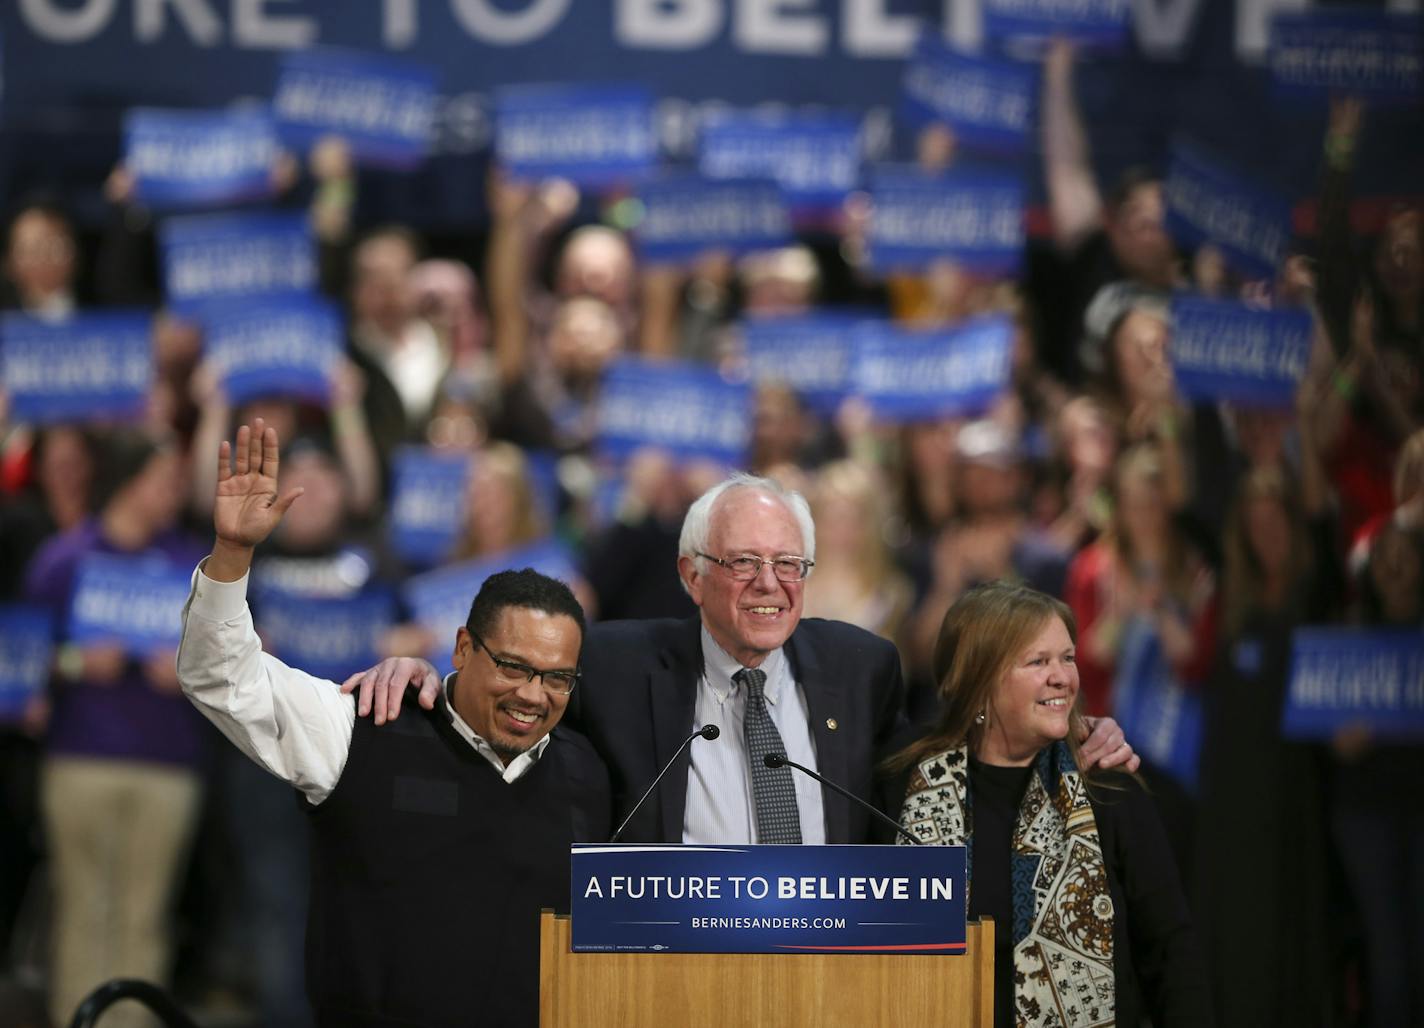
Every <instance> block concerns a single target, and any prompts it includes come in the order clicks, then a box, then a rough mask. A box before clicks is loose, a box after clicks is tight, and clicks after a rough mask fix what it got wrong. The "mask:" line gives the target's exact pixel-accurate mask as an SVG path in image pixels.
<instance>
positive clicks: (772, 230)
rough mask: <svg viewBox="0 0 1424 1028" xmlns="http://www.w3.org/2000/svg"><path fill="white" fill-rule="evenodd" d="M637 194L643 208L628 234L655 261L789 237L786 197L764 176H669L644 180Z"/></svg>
mask: <svg viewBox="0 0 1424 1028" xmlns="http://www.w3.org/2000/svg"><path fill="white" fill-rule="evenodd" d="M638 199H639V201H640V202H641V203H642V208H643V210H642V216H641V218H640V219H639V220H638V222H637V224H636V225H635V226H634V227H633V238H634V241H635V242H636V243H637V246H638V252H639V253H640V254H641V255H642V257H643V259H644V260H646V261H649V262H652V263H655V264H656V263H664V264H666V263H678V262H682V261H688V260H691V259H692V258H694V257H696V256H698V255H699V254H703V253H706V252H708V251H710V250H722V251H726V252H728V253H732V254H744V253H750V252H752V251H755V250H769V249H774V248H776V247H779V246H787V245H789V244H790V243H791V241H792V240H791V216H790V213H789V212H788V209H787V205H786V197H785V195H784V194H783V193H782V191H781V187H780V186H778V185H777V184H776V183H775V182H772V181H769V180H759V179H750V180H737V181H732V180H724V181H716V180H713V179H707V178H703V177H701V176H700V175H672V176H668V177H666V178H660V179H656V180H654V181H650V182H645V183H644V184H643V185H642V186H640V187H639V189H638Z"/></svg>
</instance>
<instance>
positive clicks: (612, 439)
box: [598, 357, 752, 467]
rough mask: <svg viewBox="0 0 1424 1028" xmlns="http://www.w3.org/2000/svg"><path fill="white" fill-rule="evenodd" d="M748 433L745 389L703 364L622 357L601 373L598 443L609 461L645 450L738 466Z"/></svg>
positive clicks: (748, 398) (748, 392)
mask: <svg viewBox="0 0 1424 1028" xmlns="http://www.w3.org/2000/svg"><path fill="white" fill-rule="evenodd" d="M751 431H752V427H751V390H750V389H749V388H748V387H747V386H746V385H745V384H741V383H736V382H728V381H727V380H726V379H724V378H722V377H721V376H720V375H718V374H717V372H715V371H713V370H711V369H710V368H708V367H706V366H704V365H700V364H692V363H686V362H677V361H652V360H642V359H639V358H636V357H625V358H623V359H622V360H619V361H617V362H616V363H615V364H613V365H612V366H611V367H610V368H609V369H608V371H607V372H605V373H604V376H603V390H602V392H601V393H600V395H599V400H598V443H599V447H600V449H601V450H602V451H603V452H604V453H606V454H608V455H609V456H611V457H614V458H622V457H626V456H628V455H629V454H630V453H632V452H633V451H634V450H636V449H638V448H640V447H645V446H646V447H653V448H656V449H661V450H665V451H667V452H668V453H671V454H673V455H674V456H678V457H686V458H705V459H708V460H715V461H719V462H721V463H723V464H728V465H731V466H733V467H740V466H741V464H742V462H743V461H744V460H745V458H746V454H747V446H748V445H749V444H750V442H751Z"/></svg>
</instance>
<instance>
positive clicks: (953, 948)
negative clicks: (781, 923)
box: [777, 942, 968, 953]
mask: <svg viewBox="0 0 1424 1028" xmlns="http://www.w3.org/2000/svg"><path fill="white" fill-rule="evenodd" d="M967 946H968V943H964V942H927V943H921V944H920V945H918V946H915V945H908V946H778V947H777V949H804V950H812V951H814V952H817V953H831V952H836V953H902V952H904V951H905V950H927V949H935V950H945V951H946V952H949V953H963V952H964V950H965V949H966V948H967Z"/></svg>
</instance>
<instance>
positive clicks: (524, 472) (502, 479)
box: [451, 441, 549, 560]
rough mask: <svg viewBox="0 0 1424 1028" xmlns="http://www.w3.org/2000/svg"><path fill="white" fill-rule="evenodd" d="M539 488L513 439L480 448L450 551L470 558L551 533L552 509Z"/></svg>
mask: <svg viewBox="0 0 1424 1028" xmlns="http://www.w3.org/2000/svg"><path fill="white" fill-rule="evenodd" d="M544 507H545V504H544V503H542V502H541V500H540V497H539V495H538V494H537V492H536V490H535V485H534V479H533V472H532V470H531V469H530V467H529V458H528V457H526V456H525V455H524V451H523V450H521V449H520V448H519V447H517V446H515V445H514V444H513V443H506V442H500V441H494V442H490V443H486V444H485V445H484V446H483V447H481V448H480V450H479V452H478V453H477V454H476V455H475V458H474V470H473V472H472V473H471V475H470V482H469V485H468V486H467V487H466V489H465V520H464V525H463V530H462V531H461V533H460V538H459V540H458V541H457V542H456V543H455V549H454V551H453V552H452V554H451V557H452V559H454V560H472V559H474V558H476V557H487V556H490V555H491V554H495V553H500V552H502V551H504V550H510V549H513V548H515V547H516V546H525V545H527V544H529V543H533V542H537V541H538V540H540V539H544V538H546V537H547V536H548V535H549V512H548V511H546V510H545V509H544Z"/></svg>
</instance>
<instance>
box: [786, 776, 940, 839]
mask: <svg viewBox="0 0 1424 1028" xmlns="http://www.w3.org/2000/svg"><path fill="white" fill-rule="evenodd" d="M762 763H763V764H765V765H766V766H767V767H769V768H771V769H772V770H776V769H777V768H779V767H794V768H795V769H796V770H797V771H800V772H801V773H802V774H807V775H810V776H811V777H812V778H814V779H815V780H816V781H818V782H820V783H821V784H822V785H824V786H825V787H826V788H827V789H830V790H831V791H832V792H837V793H839V794H840V795H842V796H844V797H845V798H846V799H848V800H850V801H851V802H852V803H859V804H860V805H861V806H862V807H864V808H865V809H866V810H868V811H870V813H872V814H874V815H875V816H876V817H878V818H879V819H880V820H881V821H884V822H885V823H886V824H887V825H889V826H890V827H891V828H893V829H895V831H897V832H899V833H900V834H901V835H903V836H904V837H905V838H907V839H909V840H910V842H911V844H913V845H915V846H921V845H923V843H921V842H920V840H919V839H916V838H915V837H914V836H913V835H911V834H910V833H909V832H907V831H906V830H905V829H904V828H902V827H901V826H900V823H899V822H898V821H896V820H894V819H893V818H891V817H888V816H887V815H886V814H885V812H884V811H882V810H881V809H880V808H878V807H876V806H874V805H873V804H870V803H867V802H865V800H863V799H861V798H860V797H859V796H857V795H856V794H855V793H853V792H851V791H850V790H849V789H844V788H842V787H841V786H839V785H837V784H836V783H835V782H833V781H831V780H830V779H829V778H826V777H824V776H822V775H819V774H817V773H816V772H815V771H812V770H811V769H810V768H809V767H804V766H803V765H801V764H798V763H796V761H794V760H787V759H786V754H784V753H768V754H767V755H766V756H765V757H763V758H762Z"/></svg>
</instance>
